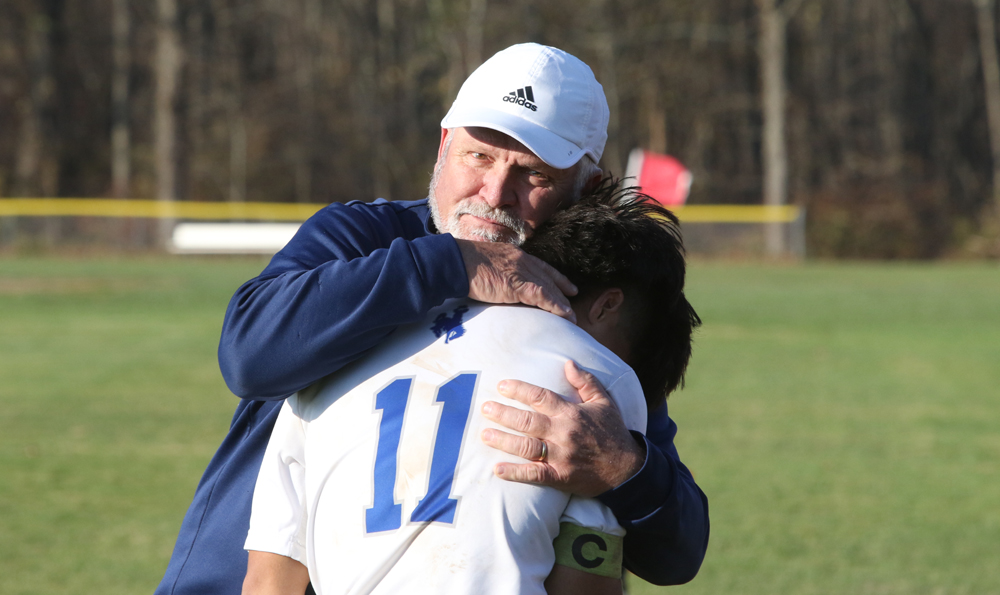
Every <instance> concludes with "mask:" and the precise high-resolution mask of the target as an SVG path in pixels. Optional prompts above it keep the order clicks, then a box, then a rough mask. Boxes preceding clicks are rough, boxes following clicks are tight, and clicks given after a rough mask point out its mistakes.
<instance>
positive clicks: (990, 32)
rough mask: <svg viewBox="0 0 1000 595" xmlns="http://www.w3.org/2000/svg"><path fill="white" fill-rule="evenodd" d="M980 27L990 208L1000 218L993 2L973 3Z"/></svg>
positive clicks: (999, 84)
mask: <svg viewBox="0 0 1000 595" xmlns="http://www.w3.org/2000/svg"><path fill="white" fill-rule="evenodd" d="M975 4H976V22H977V25H978V26H979V54H980V58H981V62H982V67H983V86H984V87H985V88H986V116H987V118H986V119H987V122H988V124H989V130H990V150H991V151H992V152H993V207H994V210H995V213H996V215H997V216H998V217H1000V61H998V59H997V36H996V26H995V21H994V18H995V16H994V8H995V5H996V1H995V0H975Z"/></svg>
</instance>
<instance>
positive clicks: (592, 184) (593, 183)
mask: <svg viewBox="0 0 1000 595" xmlns="http://www.w3.org/2000/svg"><path fill="white" fill-rule="evenodd" d="M603 179H604V172H603V171H601V169H600V168H597V169H595V170H594V175H592V176H590V179H589V180H587V183H586V184H584V185H583V191H584V192H585V193H586V192H590V191H591V190H593V189H594V188H596V187H597V185H598V184H600V183H601V180H603Z"/></svg>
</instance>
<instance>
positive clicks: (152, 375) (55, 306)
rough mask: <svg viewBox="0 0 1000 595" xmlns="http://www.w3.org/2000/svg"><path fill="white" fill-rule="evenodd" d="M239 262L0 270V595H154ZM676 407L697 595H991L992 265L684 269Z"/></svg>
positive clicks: (997, 448)
mask: <svg viewBox="0 0 1000 595" xmlns="http://www.w3.org/2000/svg"><path fill="white" fill-rule="evenodd" d="M263 264H264V261H261V260H253V259H208V260H188V259H167V258H162V259H128V260H83V259H81V260H70V259H37V258H35V259H5V260H0V404H2V408H0V477H2V479H0V594H3V595H7V594H15V593H16V594H51V593H68V594H93V593H102V594H108V595H112V594H135V593H151V592H152V590H153V588H154V587H155V585H156V584H157V582H158V581H159V578H160V576H161V575H162V572H163V569H164V567H165V565H166V562H167V559H168V557H169V555H170V551H171V548H172V545H173V540H174V538H175V536H176V532H177V529H178V527H179V524H180V521H181V517H182V515H183V513H184V510H185V509H186V507H187V504H188V502H189V500H190V497H191V495H192V493H193V491H194V487H195V484H196V482H197V480H198V477H199V476H200V474H201V471H202V470H203V469H204V467H205V465H206V464H207V462H208V460H209V458H210V456H211V455H212V453H213V452H214V449H215V447H216V446H217V445H218V443H219V441H220V440H221V439H222V437H223V435H224V433H225V430H226V428H227V426H228V423H229V417H230V415H231V414H232V411H233V408H234V407H235V405H236V398H235V397H233V396H232V395H230V394H229V392H228V391H227V390H226V388H225V386H224V384H223V382H222V380H221V378H220V376H219V372H218V368H217V365H216V361H215V349H216V343H217V341H218V332H219V327H220V325H221V320H222V314H223V312H224V310H225V306H226V303H227V301H228V299H229V297H230V295H231V294H232V292H233V291H234V290H235V289H236V287H238V286H239V284H240V283H242V282H243V281H245V280H246V279H248V278H249V277H251V276H253V275H254V274H256V273H257V272H258V271H259V270H260V268H262V266H263ZM689 294H690V298H691V301H692V302H693V303H694V304H695V306H696V308H697V309H698V311H699V313H700V314H701V315H702V317H703V318H704V320H705V325H704V327H703V329H702V330H701V331H700V333H699V335H698V337H697V345H696V350H695V358H694V360H693V362H692V365H691V368H690V370H689V375H688V387H687V389H686V390H685V391H683V392H681V393H679V394H676V395H674V396H673V397H672V398H671V401H670V403H671V413H672V415H673V417H674V418H675V419H676V420H677V422H678V424H679V425H680V434H679V435H678V448H679V449H680V451H681V455H682V457H683V459H684V461H685V462H686V463H687V464H688V465H689V466H690V467H691V468H692V470H693V471H694V473H695V476H696V478H697V479H698V481H699V483H700V485H701V486H702V487H703V488H704V490H705V491H706V492H707V493H708V495H709V499H710V503H711V516H712V539H711V544H710V547H709V553H708V558H707V560H706V562H705V565H704V567H703V568H702V571H701V574H700V575H699V576H698V578H696V579H695V580H694V582H692V583H691V584H689V585H685V586H682V587H675V588H665V589H659V588H653V587H651V586H649V585H646V584H643V583H641V582H640V581H632V582H631V584H630V588H631V591H632V592H633V593H638V594H640V595H641V594H652V593H662V592H676V593H683V594H691V595H693V594H712V595H718V594H765V593H766V594H794V595H800V594H801V595H806V594H838V595H843V594H855V593H857V594H873V595H875V594H878V595H894V594H907V595H910V594H928V595H931V594H934V595H937V594H958V593H962V594H975V595H979V594H989V593H1000V569H998V567H997V565H996V560H997V558H998V555H1000V504H998V494H1000V299H998V298H1000V268H998V267H997V266H996V265H988V264H949V265H924V264H922V265H916V264H911V265H884V264H864V265H861V264H849V265H835V264H811V265H807V266H773V267H772V266H762V265H745V266H735V265H719V264H709V263H699V262H696V263H694V264H693V265H692V266H691V272H690V281H689Z"/></svg>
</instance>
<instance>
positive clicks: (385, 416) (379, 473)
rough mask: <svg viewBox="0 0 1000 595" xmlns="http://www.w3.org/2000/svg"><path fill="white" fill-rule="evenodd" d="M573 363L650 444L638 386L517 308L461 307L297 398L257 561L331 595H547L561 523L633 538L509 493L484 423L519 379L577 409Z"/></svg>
mask: <svg viewBox="0 0 1000 595" xmlns="http://www.w3.org/2000/svg"><path fill="white" fill-rule="evenodd" d="M567 359H573V360H574V361H576V362H577V363H578V364H579V365H580V367H581V368H584V369H586V370H588V371H590V372H591V373H593V374H594V375H595V376H596V377H597V379H598V380H599V381H600V382H601V384H602V385H603V386H604V387H605V389H606V390H607V391H608V393H609V394H610V395H611V397H612V398H613V399H614V401H615V402H616V403H617V405H618V408H619V410H620V411H621V413H622V417H623V418H624V420H625V425H626V426H627V427H628V428H629V429H633V430H638V431H640V432H643V431H645V424H646V405H645V402H644V400H643V397H642V389H641V387H640V385H639V381H638V379H637V378H636V376H635V374H634V373H633V372H632V370H631V369H630V368H629V367H628V366H626V365H625V364H624V363H623V362H622V361H621V360H620V359H619V358H618V357H617V356H615V355H614V354H613V353H611V352H610V351H609V350H607V349H606V348H604V347H603V346H602V345H600V344H599V343H597V341H595V340H594V339H593V338H592V337H590V335H588V334H587V333H586V332H584V331H583V330H581V329H580V328H578V327H577V326H576V325H574V324H572V323H570V322H567V321H565V320H563V319H561V318H559V317H557V316H555V315H552V314H549V313H546V312H543V311H541V310H537V309H534V308H527V307H521V306H486V305H483V304H479V303H477V302H469V301H467V300H451V301H449V302H446V303H445V304H444V305H442V306H441V307H439V308H436V309H434V310H433V311H432V312H431V313H430V314H429V316H428V317H427V319H426V322H425V323H422V324H416V325H409V326H406V327H401V328H399V329H397V330H396V332H395V333H394V335H393V336H392V337H391V338H390V340H388V341H385V342H384V343H383V344H382V345H380V346H379V347H377V348H376V349H375V350H373V352H372V353H370V354H367V355H366V356H365V357H364V358H362V359H361V360H359V361H357V362H355V363H353V364H351V365H350V366H348V367H345V368H344V369H342V370H341V371H339V372H338V373H336V374H334V375H332V376H330V377H329V378H327V379H325V380H323V381H321V382H319V383H317V384H316V385H314V386H312V387H310V388H309V389H306V390H304V391H301V392H300V393H298V394H296V395H293V396H292V397H290V398H289V399H288V400H287V401H286V403H285V404H284V405H283V408H282V411H281V413H280V415H279V416H278V420H277V422H276V424H275V428H274V431H273V433H272V434H271V441H270V443H269V444H268V447H267V451H266V453H265V455H264V460H263V463H262V465H261V471H260V475H259V477H258V479H257V486H256V489H255V492H254V498H253V514H252V517H251V520H250V532H249V535H248V538H247V541H246V546H245V547H246V549H248V550H256V551H265V552H273V553H276V554H281V555H284V556H289V557H291V558H294V559H296V560H298V561H300V562H302V563H303V564H305V565H306V566H307V567H308V569H309V576H310V579H311V581H312V585H313V587H314V588H315V590H316V592H317V593H319V594H320V595H332V594H341V593H343V594H347V593H352V594H353V593H434V594H438V593H497V594H499V593H510V594H527V593H539V594H541V593H544V592H545V591H544V588H543V582H544V580H545V577H546V576H548V574H549V572H550V571H551V569H552V566H553V562H554V560H555V554H554V552H553V545H552V541H553V539H554V538H555V537H556V536H557V535H558V533H559V524H560V522H570V523H573V524H576V525H579V526H584V527H593V528H595V529H597V530H598V531H603V532H605V533H608V534H611V535H624V530H623V529H622V528H621V527H620V526H619V525H618V523H617V522H616V521H615V518H614V515H613V514H612V513H611V511H610V510H609V509H607V508H606V507H605V506H603V505H602V504H600V503H599V502H598V501H597V500H594V499H586V498H576V497H572V498H571V497H570V496H569V495H568V494H565V493H563V492H560V491H558V490H556V489H553V488H542V487H538V486H531V485H526V484H518V483H512V482H507V481H503V480H501V479H498V478H497V477H496V476H495V475H494V474H493V467H494V466H495V465H496V464H497V463H499V462H501V461H512V462H523V460H522V459H519V458H517V457H514V456H511V455H507V454H505V453H502V452H500V451H497V450H495V449H492V448H490V447H487V446H486V445H485V444H484V443H483V442H482V440H481V439H480V433H481V432H482V431H483V430H484V429H485V428H487V427H498V426H495V425H494V424H492V423H490V422H488V421H487V420H486V419H485V418H484V417H483V416H482V414H481V407H482V405H483V403H485V402H486V401H489V400H495V401H498V402H504V403H508V404H512V405H514V406H517V407H521V408H526V407H524V406H522V405H520V404H518V403H516V402H514V401H511V400H508V399H505V398H503V397H501V396H499V394H498V393H497V392H496V385H497V383H498V382H499V381H500V380H503V379H505V378H517V379H519V380H524V381H526V382H530V383H532V384H536V385H539V386H542V387H545V388H549V389H551V390H554V391H555V392H557V393H559V394H561V395H563V396H565V397H567V398H569V399H573V400H579V397H578V396H577V395H576V394H575V392H574V390H573V389H572V387H571V386H570V385H569V383H568V382H567V380H566V378H565V373H564V368H563V366H564V364H565V362H566V360H567Z"/></svg>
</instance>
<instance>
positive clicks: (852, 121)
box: [0, 0, 1000, 259]
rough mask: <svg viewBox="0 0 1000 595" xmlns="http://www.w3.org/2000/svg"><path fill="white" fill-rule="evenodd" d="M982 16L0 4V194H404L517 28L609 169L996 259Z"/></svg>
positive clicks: (945, 9) (361, 4)
mask: <svg viewBox="0 0 1000 595" xmlns="http://www.w3.org/2000/svg"><path fill="white" fill-rule="evenodd" d="M996 29H997V7H996V5H995V0H699V1H693V0H671V1H664V0H656V1H653V0H621V1H615V2H612V1H610V0H577V1H575V2H567V1H564V0H548V1H546V2H535V1H528V0H511V1H507V2H495V1H494V2H489V1H488V0H425V1H417V0H337V1H332V0H242V1H235V0H200V1H195V0H145V1H129V0H76V1H66V0H0V197H29V196H32V197H38V196H48V197H56V196H60V197H85V196H89V197H100V196H110V197H131V198H157V199H160V200H192V201H272V202H284V201H297V202H308V203H317V202H319V203H322V202H332V201H347V200H355V199H360V200H372V199H374V198H375V197H380V196H381V197H385V198H389V199H416V198H421V197H423V196H425V193H426V185H427V181H428V179H429V173H430V171H431V169H432V166H433V162H434V158H435V155H436V149H437V143H438V138H439V134H440V129H439V122H440V119H441V117H442V116H443V115H444V113H445V111H446V110H447V108H448V106H449V105H450V103H451V101H452V99H453V98H454V96H455V94H456V92H457V90H458V87H459V86H460V85H461V83H462V81H463V80H464V78H465V76H466V75H467V74H468V73H469V72H471V71H472V70H473V69H474V68H475V67H476V66H477V65H478V64H480V63H481V62H482V61H483V60H484V59H486V58H487V57H489V56H490V55H491V54H493V53H494V52H496V51H498V50H500V49H502V48H504V47H506V46H508V45H510V44H513V43H519V42H524V41H537V42H541V43H545V44H550V45H555V46H558V47H561V48H563V49H565V50H567V51H570V52H571V53H574V54H575V55H577V56H578V57H580V58H581V59H583V60H584V61H585V62H587V63H588V64H590V65H591V67H592V68H593V69H594V71H595V74H596V75H597V78H598V80H599V81H601V83H602V84H603V85H604V88H605V91H606V93H607V97H608V101H609V103H610V106H611V123H610V130H609V134H610V138H609V140H608V145H607V148H606V151H605V154H604V159H603V163H602V164H603V166H604V167H605V168H606V169H608V170H611V171H612V172H615V173H618V174H621V173H622V172H623V171H624V167H625V161H626V159H627V156H628V153H629V151H630V150H632V149H633V148H635V147H643V148H647V149H651V150H654V151H662V152H668V153H670V154H672V155H674V156H676V157H678V158H679V159H680V160H681V161H683V162H684V163H685V164H686V165H687V166H688V167H689V168H690V169H691V170H692V172H693V174H694V186H693V188H692V194H691V197H690V199H689V203H691V204H710V203H728V204H761V203H769V204H781V203H790V204H797V205H802V206H805V207H806V208H807V210H808V221H809V228H808V243H809V252H810V254H811V255H814V256H823V257H848V258H924V259H926V258H938V257H982V256H994V257H996V256H998V255H1000V240H998V239H997V238H998V237H1000V224H998V216H997V213H998V212H1000V191H998V190H997V188H998V182H1000V69H998V67H997V34H996ZM991 130H992V131H993V132H992V134H991ZM991 140H992V150H991ZM38 225H44V223H38ZM140 235H141V234H140ZM139 241H142V238H141V237H140V238H139Z"/></svg>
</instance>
